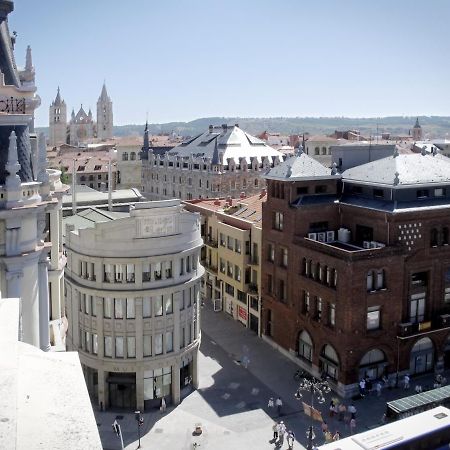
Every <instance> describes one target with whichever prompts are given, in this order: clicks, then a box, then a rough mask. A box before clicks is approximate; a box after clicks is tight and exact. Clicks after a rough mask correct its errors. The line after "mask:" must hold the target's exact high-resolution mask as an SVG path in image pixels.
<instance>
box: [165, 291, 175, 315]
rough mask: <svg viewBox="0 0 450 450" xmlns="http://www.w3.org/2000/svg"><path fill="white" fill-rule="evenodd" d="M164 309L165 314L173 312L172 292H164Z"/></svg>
mask: <svg viewBox="0 0 450 450" xmlns="http://www.w3.org/2000/svg"><path fill="white" fill-rule="evenodd" d="M164 310H165V311H166V315H167V314H172V313H173V298H172V294H166V295H165V299H164Z"/></svg>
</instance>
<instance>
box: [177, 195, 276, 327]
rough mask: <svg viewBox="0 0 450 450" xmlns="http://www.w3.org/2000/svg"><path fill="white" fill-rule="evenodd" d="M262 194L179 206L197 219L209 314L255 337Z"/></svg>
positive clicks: (258, 322) (186, 203)
mask: <svg viewBox="0 0 450 450" xmlns="http://www.w3.org/2000/svg"><path fill="white" fill-rule="evenodd" d="M266 197H267V196H266V193H265V191H264V190H263V191H262V192H261V194H259V195H255V196H252V197H248V198H245V197H242V198H239V199H231V198H227V199H199V200H190V201H185V202H184V204H185V206H186V209H187V210H189V211H195V212H199V213H200V214H201V216H202V222H201V223H202V225H201V231H202V237H203V240H204V243H205V245H204V247H203V249H202V264H203V266H204V267H205V269H206V271H205V275H204V279H203V289H202V292H203V296H204V299H205V300H207V301H212V303H213V306H214V310H215V311H225V312H226V313H228V314H229V315H231V316H232V317H233V318H234V319H235V320H238V321H239V322H241V323H242V324H243V325H245V326H246V327H248V328H250V329H251V330H253V331H255V333H257V334H258V335H260V334H261V324H260V317H261V289H260V286H261V270H260V262H261V250H262V244H261V235H262V233H261V224H262V204H263V202H265V201H266Z"/></svg>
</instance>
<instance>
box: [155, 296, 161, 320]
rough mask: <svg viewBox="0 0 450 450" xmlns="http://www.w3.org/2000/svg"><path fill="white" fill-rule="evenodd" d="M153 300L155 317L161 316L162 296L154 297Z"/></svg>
mask: <svg viewBox="0 0 450 450" xmlns="http://www.w3.org/2000/svg"><path fill="white" fill-rule="evenodd" d="M154 300H155V316H162V315H163V296H162V295H157V296H156V297H154Z"/></svg>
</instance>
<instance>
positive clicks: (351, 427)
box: [350, 419, 356, 434]
mask: <svg viewBox="0 0 450 450" xmlns="http://www.w3.org/2000/svg"><path fill="white" fill-rule="evenodd" d="M355 430H356V419H352V420H350V434H353V433H354V432H355Z"/></svg>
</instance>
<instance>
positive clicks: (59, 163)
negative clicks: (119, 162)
mask: <svg viewBox="0 0 450 450" xmlns="http://www.w3.org/2000/svg"><path fill="white" fill-rule="evenodd" d="M74 159H75V166H76V168H77V173H105V172H108V165H109V156H108V153H105V152H79V153H64V154H63V155H61V156H58V157H56V158H54V159H53V160H52V161H50V165H51V167H55V168H59V167H66V168H67V169H66V170H67V171H69V172H71V171H72V167H73V161H74ZM112 161H113V165H112V170H113V171H115V170H116V169H115V160H114V159H113V160H112Z"/></svg>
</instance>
